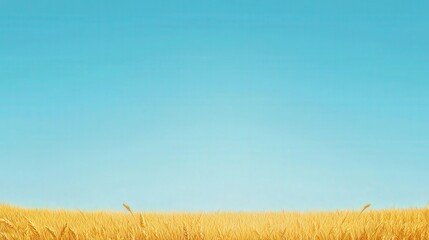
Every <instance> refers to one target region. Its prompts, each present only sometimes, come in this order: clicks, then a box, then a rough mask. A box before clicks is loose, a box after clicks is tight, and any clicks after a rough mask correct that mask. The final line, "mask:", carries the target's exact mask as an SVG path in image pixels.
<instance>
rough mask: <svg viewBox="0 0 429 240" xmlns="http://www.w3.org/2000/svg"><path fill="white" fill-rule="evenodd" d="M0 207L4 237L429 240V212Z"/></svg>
mask: <svg viewBox="0 0 429 240" xmlns="http://www.w3.org/2000/svg"><path fill="white" fill-rule="evenodd" d="M124 207H125V208H124V212H82V211H65V210H55V211H54V210H45V209H23V208H17V207H12V206H8V205H0V239H9V240H11V239H56V240H58V239H67V240H68V239H186V240H189V239H429V209H423V208H422V209H407V210H370V208H369V209H366V208H368V207H369V205H367V206H366V207H364V208H363V209H361V210H357V211H351V210H350V211H337V212H308V213H300V212H255V213H252V212H240V213H228V212H211V213H149V212H134V211H131V209H130V208H129V207H128V206H127V205H124Z"/></svg>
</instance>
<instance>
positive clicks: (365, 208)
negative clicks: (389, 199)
mask: <svg viewBox="0 0 429 240" xmlns="http://www.w3.org/2000/svg"><path fill="white" fill-rule="evenodd" d="M370 207H371V204H370V203H368V204H366V205H365V206H363V208H362V209H361V210H360V212H359V215H361V214H362V213H363V212H364V211H365V210H367V209H368V208H370Z"/></svg>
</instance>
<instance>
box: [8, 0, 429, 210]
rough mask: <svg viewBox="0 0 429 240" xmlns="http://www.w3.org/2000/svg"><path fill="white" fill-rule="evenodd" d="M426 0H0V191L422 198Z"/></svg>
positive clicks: (112, 204) (186, 206)
mask: <svg viewBox="0 0 429 240" xmlns="http://www.w3.org/2000/svg"><path fill="white" fill-rule="evenodd" d="M428 11H429V2H428V1H387V0H386V1H365V0H364V1H343V0H341V1H249V0H247V1H232V0H228V1H101V0H100V1H91V0H89V1H88V0H85V1H83V0H82V1H81V0H75V1H67V2H66V1H58V0H55V1H43V0H42V1H5V0H4V1H0V169H1V174H0V202H3V203H10V204H14V205H21V206H26V207H52V208H80V209H121V203H122V202H126V203H128V204H129V205H131V206H132V207H134V208H136V209H142V210H143V209H144V210H159V211H170V210H176V211H182V210H207V211H209V210H280V209H285V210H312V209H337V208H340V209H344V208H360V207H361V206H362V205H363V204H365V203H367V202H370V203H373V205H374V206H375V207H380V208H384V207H420V206H425V205H426V203H427V202H429V187H428V183H429V174H428V169H429V161H428V157H429V93H428V92H429V67H428V64H429V44H428V42H429V31H428V29H429V15H428Z"/></svg>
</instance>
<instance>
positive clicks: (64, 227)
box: [57, 223, 67, 240]
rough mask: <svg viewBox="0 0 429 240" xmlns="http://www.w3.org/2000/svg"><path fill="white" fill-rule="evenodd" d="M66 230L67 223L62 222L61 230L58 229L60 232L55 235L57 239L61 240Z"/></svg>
mask: <svg viewBox="0 0 429 240" xmlns="http://www.w3.org/2000/svg"><path fill="white" fill-rule="evenodd" d="M66 230H67V223H66V224H64V226H63V228H61V231H60V233H59V234H58V236H57V240H61V239H62V238H63V236H64V234H65V232H66Z"/></svg>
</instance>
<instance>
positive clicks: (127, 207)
mask: <svg viewBox="0 0 429 240" xmlns="http://www.w3.org/2000/svg"><path fill="white" fill-rule="evenodd" d="M122 206H124V208H125V209H127V211H128V212H129V213H131V215H133V216H134V214H133V211H131V208H130V206H128V205H127V204H125V203H122Z"/></svg>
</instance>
